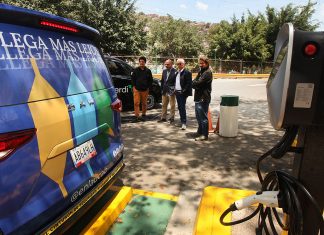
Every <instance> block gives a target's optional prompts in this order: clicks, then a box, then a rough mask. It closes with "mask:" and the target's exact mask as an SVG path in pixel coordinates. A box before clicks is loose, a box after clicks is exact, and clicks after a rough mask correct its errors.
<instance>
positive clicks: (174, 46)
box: [148, 16, 203, 57]
mask: <svg viewBox="0 0 324 235" xmlns="http://www.w3.org/2000/svg"><path fill="white" fill-rule="evenodd" d="M148 27H149V29H150V30H149V35H148V45H149V50H150V52H151V53H152V54H153V55H159V56H165V57H197V56H198V54H199V53H200V52H201V51H202V48H203V45H202V37H201V36H200V34H199V31H198V28H197V27H196V26H194V25H191V24H189V22H186V21H183V20H181V19H179V20H176V19H173V18H172V17H171V16H167V17H165V18H164V19H163V20H162V18H159V20H154V21H152V22H151V23H150V24H149V26H148Z"/></svg>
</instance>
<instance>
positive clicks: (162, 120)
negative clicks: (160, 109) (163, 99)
mask: <svg viewBox="0 0 324 235" xmlns="http://www.w3.org/2000/svg"><path fill="white" fill-rule="evenodd" d="M166 121H167V120H166V119H165V118H162V119H160V120H158V121H157V122H166Z"/></svg>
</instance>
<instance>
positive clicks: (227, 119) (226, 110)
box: [219, 95, 239, 137]
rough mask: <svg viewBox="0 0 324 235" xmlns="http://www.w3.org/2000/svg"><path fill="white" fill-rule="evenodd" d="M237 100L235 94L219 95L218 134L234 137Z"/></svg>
mask: <svg viewBox="0 0 324 235" xmlns="http://www.w3.org/2000/svg"><path fill="white" fill-rule="evenodd" d="M238 102H239V97H238V96H236V95H224V96H221V104H220V120H219V122H220V123H219V135H220V136H224V137H236V136H237V132H238V115H237V113H238Z"/></svg>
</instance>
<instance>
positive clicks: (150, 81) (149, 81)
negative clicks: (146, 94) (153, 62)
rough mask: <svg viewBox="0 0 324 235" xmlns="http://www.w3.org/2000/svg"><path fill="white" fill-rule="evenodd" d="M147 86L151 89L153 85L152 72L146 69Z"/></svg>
mask: <svg viewBox="0 0 324 235" xmlns="http://www.w3.org/2000/svg"><path fill="white" fill-rule="evenodd" d="M148 71H149V72H148V85H149V87H152V83H153V75H152V71H151V70H150V69H148Z"/></svg>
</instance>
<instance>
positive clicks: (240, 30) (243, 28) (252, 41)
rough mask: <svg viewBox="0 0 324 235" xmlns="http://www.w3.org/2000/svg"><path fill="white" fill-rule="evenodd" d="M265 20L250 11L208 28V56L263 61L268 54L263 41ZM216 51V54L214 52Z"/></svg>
mask: <svg viewBox="0 0 324 235" xmlns="http://www.w3.org/2000/svg"><path fill="white" fill-rule="evenodd" d="M265 30H266V27H265V20H264V18H263V17H261V16H254V15H252V14H251V13H250V12H249V13H248V17H245V16H242V18H241V21H239V20H238V19H237V18H236V17H235V16H234V17H233V18H232V23H231V24H230V23H228V22H227V21H221V22H220V23H219V24H216V25H214V26H213V27H211V28H210V30H209V37H208V39H209V46H210V47H209V48H210V49H209V56H211V57H212V58H214V57H216V56H217V57H218V58H222V59H239V60H241V59H243V60H249V61H264V60H265V59H266V58H267V57H268V56H269V53H268V46H267V44H266V41H265ZM215 53H216V54H215Z"/></svg>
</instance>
